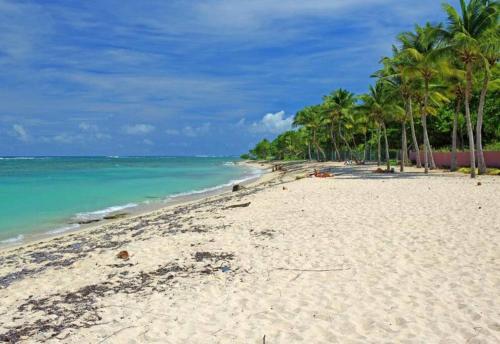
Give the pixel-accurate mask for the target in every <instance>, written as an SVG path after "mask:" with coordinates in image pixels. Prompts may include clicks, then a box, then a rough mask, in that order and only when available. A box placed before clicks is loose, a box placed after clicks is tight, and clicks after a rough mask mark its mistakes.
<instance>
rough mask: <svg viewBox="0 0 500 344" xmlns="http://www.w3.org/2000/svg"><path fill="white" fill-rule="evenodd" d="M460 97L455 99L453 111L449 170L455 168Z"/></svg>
mask: <svg viewBox="0 0 500 344" xmlns="http://www.w3.org/2000/svg"><path fill="white" fill-rule="evenodd" d="M461 102H462V101H461V100H460V98H457V100H456V107H455V113H454V114H453V131H452V133H451V162H450V171H451V172H454V171H456V170H457V126H458V113H459V112H460V103H461Z"/></svg>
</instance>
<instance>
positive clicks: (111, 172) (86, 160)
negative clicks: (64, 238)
mask: <svg viewBox="0 0 500 344" xmlns="http://www.w3.org/2000/svg"><path fill="white" fill-rule="evenodd" d="M237 160H238V159H236V158H223V157H33V158H28V157H3V158H1V157H0V245H8V244H13V243H18V242H22V241H25V240H27V239H28V238H29V237H31V236H40V235H44V234H46V235H50V234H56V233H62V232H65V231H68V230H75V229H77V228H78V227H79V226H80V225H79V224H78V222H86V221H89V220H101V219H102V218H104V217H105V216H106V215H109V214H111V213H116V212H119V211H121V212H127V211H133V210H134V208H137V207H141V206H144V205H147V204H155V203H157V204H168V202H169V201H171V200H172V199H175V197H178V196H186V195H191V194H196V193H203V192H208V191H212V190H217V189H218V188H222V187H224V186H230V185H231V184H233V183H238V182H241V181H243V180H247V179H251V178H255V177H256V176H257V175H258V173H259V172H258V171H257V170H255V169H250V168H248V167H243V166H239V165H236V161H237Z"/></svg>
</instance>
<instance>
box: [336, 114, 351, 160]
mask: <svg viewBox="0 0 500 344" xmlns="http://www.w3.org/2000/svg"><path fill="white" fill-rule="evenodd" d="M340 126H341V123H340V122H339V136H340V139H341V140H342V141H344V144H345V145H346V147H347V150H348V151H349V155H350V156H351V160H352V149H351V146H350V145H349V142H347V140H346V139H345V137H344V135H342V130H341V129H340Z"/></svg>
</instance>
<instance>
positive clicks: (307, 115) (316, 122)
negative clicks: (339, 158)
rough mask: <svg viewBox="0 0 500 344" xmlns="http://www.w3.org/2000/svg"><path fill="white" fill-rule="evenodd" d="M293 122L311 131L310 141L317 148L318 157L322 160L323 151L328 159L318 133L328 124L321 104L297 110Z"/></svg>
mask: <svg viewBox="0 0 500 344" xmlns="http://www.w3.org/2000/svg"><path fill="white" fill-rule="evenodd" d="M293 124H294V125H295V126H304V127H305V128H307V129H309V130H310V131H311V141H310V142H311V143H312V145H313V146H314V147H315V148H316V158H317V159H318V160H320V153H321V155H322V156H323V159H324V160H326V155H325V151H324V150H323V148H321V145H320V144H319V141H318V133H319V131H320V130H321V129H322V128H323V127H324V125H325V124H326V118H325V116H324V111H323V109H322V107H321V105H314V106H308V107H305V108H304V109H302V110H301V111H299V112H297V114H296V115H295V118H294V121H293ZM309 154H310V153H309Z"/></svg>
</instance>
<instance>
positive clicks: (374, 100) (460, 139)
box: [242, 0, 500, 178]
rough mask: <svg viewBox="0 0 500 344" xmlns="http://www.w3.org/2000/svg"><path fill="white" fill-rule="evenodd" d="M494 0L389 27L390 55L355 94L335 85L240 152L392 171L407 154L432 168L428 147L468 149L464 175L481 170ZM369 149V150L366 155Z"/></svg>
mask: <svg viewBox="0 0 500 344" xmlns="http://www.w3.org/2000/svg"><path fill="white" fill-rule="evenodd" d="M499 6H500V5H499V2H498V1H489V0H470V1H469V2H468V3H466V2H465V0H461V1H460V7H459V8H458V9H456V8H454V7H453V6H451V5H450V4H444V5H443V9H444V11H445V12H446V14H447V17H448V20H447V23H446V24H443V23H438V24H431V23H426V24H425V25H423V26H420V25H415V29H414V30H413V31H408V32H403V33H401V34H399V35H398V36H397V43H396V44H394V45H393V47H392V55H391V56H386V57H383V58H382V59H381V60H380V69H379V70H377V71H375V72H374V73H373V74H372V75H371V76H372V77H373V78H374V79H375V80H374V83H373V85H370V86H369V87H368V92H366V93H365V94H360V95H355V94H353V93H351V92H349V91H348V90H345V89H337V90H334V91H332V92H331V93H330V94H328V95H326V96H324V97H323V99H322V102H321V103H320V104H316V105H312V106H306V107H304V108H303V109H301V110H300V111H298V112H297V113H296V115H295V117H294V122H293V125H294V130H290V131H286V132H284V133H282V134H280V135H278V136H277V137H276V138H275V139H274V140H273V141H269V140H267V139H263V140H262V141H260V142H259V143H257V145H256V146H255V147H254V148H253V149H251V150H250V151H249V153H247V154H244V155H242V158H245V159H248V158H250V159H281V160H291V159H316V160H322V161H324V160H337V161H341V160H354V161H366V160H377V161H378V164H380V163H381V161H385V163H386V165H387V169H389V168H390V160H391V153H392V154H393V157H394V158H396V159H397V160H399V164H400V168H401V171H404V167H405V166H406V165H408V164H409V163H410V161H409V156H408V152H409V151H410V150H412V151H418V152H420V151H423V159H422V160H423V161H421V158H420V154H416V166H417V167H418V168H421V167H423V168H424V169H425V172H426V173H428V171H429V169H434V168H436V164H435V162H434V158H433V154H432V153H433V151H435V150H436V149H440V150H447V149H448V150H451V156H452V160H451V167H450V169H451V170H452V171H455V170H457V151H458V150H468V151H469V152H470V153H469V154H470V170H471V177H473V178H474V177H475V175H476V169H477V171H478V173H479V174H484V173H486V171H487V166H486V163H485V160H484V154H483V151H484V148H485V147H486V148H487V149H494V150H499V149H500V113H499V112H500V111H499V109H500V104H499V99H500V98H499V92H500V88H499V86H500V79H499V77H498V76H499V68H498V65H497V61H498V59H499V51H500V48H499V47H500V26H499V25H498V19H499V17H498V14H499V8H500V7H499ZM374 153H375V155H376V156H375V157H374V156H373V154H374Z"/></svg>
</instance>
